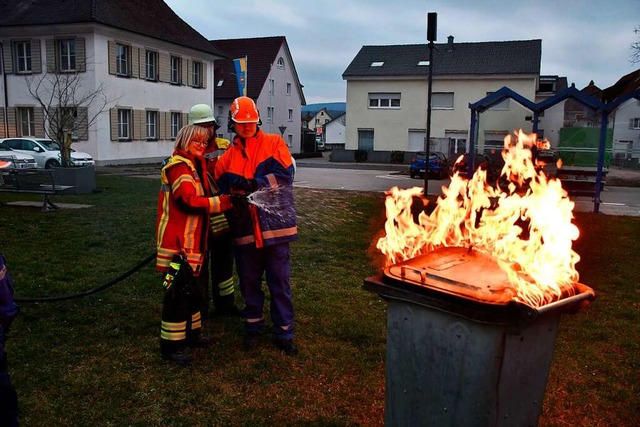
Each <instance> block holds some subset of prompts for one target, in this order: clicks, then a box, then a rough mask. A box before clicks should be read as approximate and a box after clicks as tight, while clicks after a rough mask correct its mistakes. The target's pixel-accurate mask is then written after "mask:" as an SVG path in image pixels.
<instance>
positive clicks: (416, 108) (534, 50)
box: [334, 36, 542, 161]
mask: <svg viewBox="0 0 640 427" xmlns="http://www.w3.org/2000/svg"><path fill="white" fill-rule="evenodd" d="M541 55H542V41H541V40H523V41H501V42H499V41H496V42H478V43H458V42H457V43H454V38H453V37H452V36H449V38H448V42H447V43H438V44H435V45H434V50H433V64H430V62H429V48H428V45H426V44H414V45H390V46H363V47H362V48H361V49H360V51H359V52H358V53H357V54H356V56H355V58H354V59H353V60H352V61H351V63H350V64H349V66H348V67H347V68H346V70H345V71H344V73H343V74H342V78H343V79H344V80H346V82H347V117H346V138H345V149H346V150H347V151H349V152H350V154H351V155H352V157H353V156H355V152H356V151H359V152H360V153H359V155H360V156H362V153H363V152H366V153H367V158H368V160H369V161H387V160H389V159H390V158H391V154H392V153H393V152H404V153H407V152H409V153H411V152H416V151H421V150H424V140H425V136H426V122H427V98H428V75H429V67H430V66H432V67H433V69H432V81H433V82H432V83H433V84H432V98H431V110H432V112H431V128H430V136H431V145H430V149H431V150H433V151H442V152H444V153H445V154H446V155H447V156H449V157H453V156H456V155H457V154H459V153H460V151H463V150H467V149H468V141H469V128H470V112H469V104H470V103H474V102H476V101H478V100H480V99H482V98H484V97H486V96H487V95H488V94H491V93H493V92H495V91H497V90H499V89H500V88H502V87H505V86H506V87H509V88H510V89H511V90H513V91H515V92H517V93H519V94H521V95H522V96H524V97H525V98H527V99H531V100H533V99H534V98H535V95H536V89H537V88H538V78H539V76H540V61H541ZM509 101H510V100H508V99H507V100H505V101H504V102H502V103H500V104H499V105H496V106H494V107H492V108H491V109H489V110H488V111H485V112H483V113H482V114H481V117H480V121H479V135H478V139H477V140H478V146H479V147H480V149H483V148H484V146H485V145H487V146H492V145H500V146H501V145H502V140H503V138H504V136H505V135H507V134H509V133H512V132H513V131H514V130H515V129H520V128H522V129H523V130H525V131H527V132H530V131H531V129H532V124H531V122H528V121H526V120H525V118H526V116H527V115H529V112H528V111H527V110H524V109H523V108H521V107H520V106H519V104H516V103H515V102H509ZM350 154H349V153H346V154H345V157H349V155H350ZM396 156H397V155H396ZM396 156H394V158H397V157H396ZM337 157H339V156H337V155H336V153H335V151H334V158H337ZM409 157H410V156H406V155H405V158H409ZM360 158H362V157H360Z"/></svg>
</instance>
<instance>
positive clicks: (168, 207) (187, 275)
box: [156, 125, 232, 365]
mask: <svg viewBox="0 0 640 427" xmlns="http://www.w3.org/2000/svg"><path fill="white" fill-rule="evenodd" d="M209 138H210V132H209V131H208V130H207V129H205V128H203V127H200V126H195V125H186V126H184V127H183V128H182V129H180V132H178V136H177V138H176V143H175V147H174V152H173V154H172V156H171V158H170V159H169V161H168V162H167V163H166V165H165V166H164V167H163V168H162V172H161V181H162V186H161V189H160V194H159V197H158V215H157V251H158V254H157V262H156V268H157V269H158V270H159V271H161V272H163V273H165V276H164V285H165V288H166V291H165V299H164V307H163V315H162V327H161V339H160V350H161V352H162V356H163V357H164V358H165V359H167V360H170V361H173V362H176V363H178V364H184V365H186V364H190V363H191V362H192V358H191V356H190V355H189V354H188V353H187V351H186V349H187V347H188V346H198V347H204V346H208V345H209V342H208V340H206V339H203V338H202V337H201V336H200V330H201V312H200V309H201V300H202V297H203V294H204V291H203V290H202V281H203V278H202V275H201V272H202V270H203V263H204V261H205V259H206V249H207V238H208V233H209V227H208V224H209V218H210V215H211V214H219V213H221V212H224V211H226V210H229V209H230V208H231V207H232V204H231V200H230V198H229V196H227V195H219V196H217V195H214V194H213V191H212V189H211V187H210V184H209V181H208V179H207V178H206V177H207V165H206V160H205V158H204V157H203V155H204V152H205V150H206V148H207V145H208V143H209ZM178 279H179V280H178ZM204 280H205V282H204V283H205V284H206V277H204Z"/></svg>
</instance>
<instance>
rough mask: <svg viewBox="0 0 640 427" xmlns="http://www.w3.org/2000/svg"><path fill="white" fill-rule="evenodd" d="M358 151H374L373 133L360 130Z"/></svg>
mask: <svg viewBox="0 0 640 427" xmlns="http://www.w3.org/2000/svg"><path fill="white" fill-rule="evenodd" d="M358 150H362V151H373V131H372V130H362V129H358Z"/></svg>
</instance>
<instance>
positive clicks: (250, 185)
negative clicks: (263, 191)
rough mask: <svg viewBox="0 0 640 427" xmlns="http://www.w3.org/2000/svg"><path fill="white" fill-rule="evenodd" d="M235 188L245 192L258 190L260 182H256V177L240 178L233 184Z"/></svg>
mask: <svg viewBox="0 0 640 427" xmlns="http://www.w3.org/2000/svg"><path fill="white" fill-rule="evenodd" d="M233 188H234V190H236V191H241V192H244V193H253V192H254V191H256V190H257V189H258V183H257V182H256V180H255V179H246V178H243V179H241V180H239V181H238V182H236V184H235V185H234V186H233Z"/></svg>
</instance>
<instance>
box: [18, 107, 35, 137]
mask: <svg viewBox="0 0 640 427" xmlns="http://www.w3.org/2000/svg"><path fill="white" fill-rule="evenodd" d="M18 121H19V123H18V126H19V129H20V135H21V136H35V135H36V124H35V122H34V120H33V108H32V107H18Z"/></svg>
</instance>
